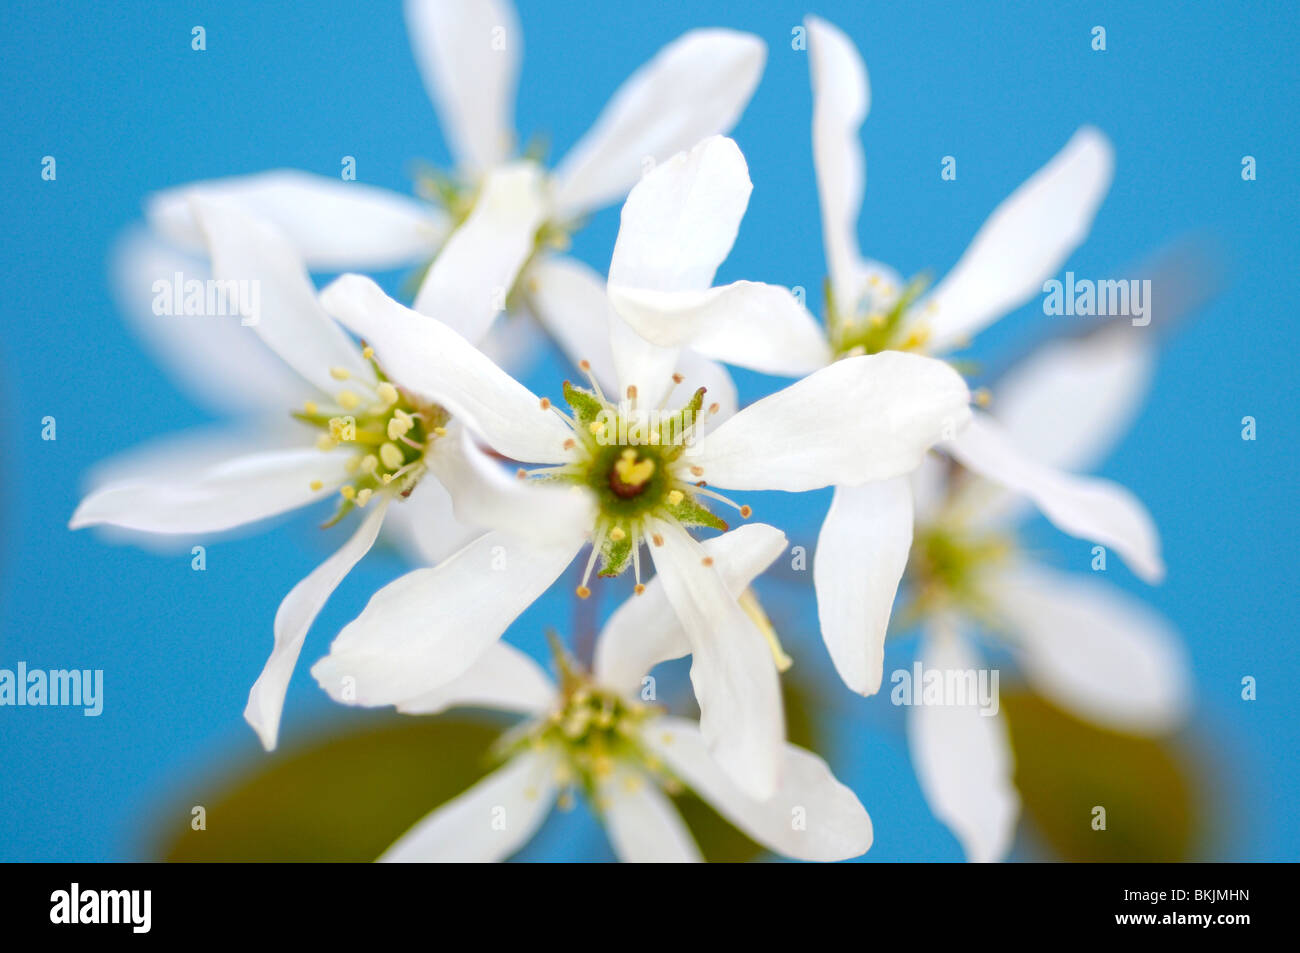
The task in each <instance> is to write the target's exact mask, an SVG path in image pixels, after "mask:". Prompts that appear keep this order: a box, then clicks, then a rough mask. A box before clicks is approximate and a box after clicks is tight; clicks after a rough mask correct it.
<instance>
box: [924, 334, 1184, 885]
mask: <svg viewBox="0 0 1300 953" xmlns="http://www.w3.org/2000/svg"><path fill="white" fill-rule="evenodd" d="M1150 365H1151V345H1150V339H1149V337H1148V336H1146V335H1144V334H1143V333H1141V331H1139V330H1135V329H1133V328H1130V327H1126V326H1122V325H1120V326H1112V327H1109V328H1106V329H1105V330H1102V331H1098V332H1095V333H1093V334H1091V335H1089V336H1087V337H1085V338H1083V339H1080V340H1072V341H1060V342H1056V343H1054V344H1052V345H1050V346H1049V347H1047V348H1045V349H1043V350H1041V351H1040V352H1038V353H1036V354H1034V355H1033V356H1032V357H1030V358H1029V359H1028V360H1026V361H1025V362H1024V363H1023V364H1021V365H1019V366H1017V367H1016V368H1015V369H1014V370H1013V371H1012V372H1011V373H1010V374H1009V375H1008V376H1007V378H1006V379H1005V380H1004V382H1003V384H1002V386H1001V387H1000V388H999V394H1000V397H999V400H998V406H997V411H998V416H999V418H1000V421H999V422H1000V424H1001V425H1002V426H1003V427H1004V428H1005V429H1006V430H1007V432H1008V434H1009V436H1010V438H1012V439H1015V440H1017V441H1018V442H1021V443H1023V444H1024V445H1026V446H1033V447H1034V448H1035V451H1036V452H1037V454H1038V455H1039V456H1040V457H1041V458H1042V459H1043V460H1044V462H1045V463H1047V464H1051V465H1056V466H1062V467H1088V466H1092V465H1095V464H1096V463H1097V462H1098V461H1099V460H1100V459H1101V458H1102V457H1103V456H1104V455H1105V453H1106V452H1107V451H1108V450H1109V448H1110V446H1111V444H1112V443H1113V442H1114V441H1115V440H1116V439H1118V437H1119V436H1120V435H1121V434H1122V433H1123V432H1124V430H1125V429H1126V428H1127V424H1128V423H1129V422H1130V421H1131V419H1132V417H1133V416H1134V414H1135V413H1136V409H1137V408H1138V407H1140V406H1141V403H1142V395H1143V391H1144V390H1145V386H1146V383H1147V381H1148V379H1149V373H1150ZM932 463H933V466H932V467H928V468H926V469H923V470H922V471H920V473H919V474H918V479H917V480H916V484H915V491H916V492H915V499H916V540H915V542H914V544H913V546H912V554H911V561H910V563H909V566H908V570H907V573H906V575H905V577H904V579H905V583H904V585H905V589H906V591H907V592H908V593H909V595H910V603H909V605H908V608H907V609H906V610H905V616H906V620H907V622H908V623H909V624H910V623H917V624H919V625H920V626H921V628H922V630H923V633H924V636H923V641H922V646H921V650H920V655H921V659H922V664H923V666H925V667H927V668H932V669H935V670H970V669H974V668H978V667H979V663H978V651H977V648H976V646H975V643H974V641H973V639H972V636H973V635H974V633H975V632H976V630H980V631H982V632H983V633H984V634H986V635H991V636H994V637H996V638H998V639H999V640H1000V641H1001V643H1002V644H1004V645H1005V646H1006V647H1007V648H1009V649H1010V651H1011V653H1012V655H1013V657H1014V659H1015V661H1016V662H1017V664H1018V666H1019V668H1020V670H1021V671H1023V673H1024V675H1025V677H1026V678H1027V679H1028V681H1029V684H1030V685H1031V686H1032V687H1033V688H1034V689H1035V690H1036V691H1037V692H1039V693H1040V694H1042V695H1044V696H1045V697H1046V698H1048V699H1050V700H1051V701H1052V702H1054V703H1055V704H1057V705H1059V706H1060V707H1062V708H1064V709H1065V710H1067V711H1070V712H1072V713H1073V714H1074V715H1075V716H1077V717H1079V718H1081V719H1084V720H1087V721H1090V722H1093V723H1095V724H1098V725H1100V726H1102V727H1103V728H1107V729H1111V730H1115V731H1121V732H1130V733H1138V734H1161V733H1164V732H1168V731H1170V730H1173V729H1175V728H1177V727H1178V726H1179V725H1180V723H1181V722H1182V720H1183V718H1184V716H1185V715H1186V712H1187V707H1188V701H1189V696H1190V674H1189V671H1188V662H1187V658H1186V654H1185V652H1184V650H1183V647H1182V643H1181V640H1180V639H1179V637H1178V635H1177V633H1176V632H1174V631H1173V629H1172V627H1171V626H1170V625H1169V624H1168V623H1167V622H1166V621H1165V620H1164V619H1162V618H1161V617H1160V616H1159V615H1158V614H1157V613H1155V612H1154V611H1153V610H1151V609H1150V608H1148V607H1147V606H1146V605H1144V604H1143V603H1141V602H1140V601H1138V600H1136V599H1134V598H1132V597H1130V596H1128V595H1126V594H1125V593H1124V592H1123V591H1121V590H1119V589H1117V588H1114V587H1111V586H1109V585H1107V584H1106V583H1103V582H1101V581H1100V580H1099V579H1097V578H1095V577H1086V576H1071V575H1066V574H1063V573H1060V572H1057V571H1055V570H1052V569H1048V568H1046V567H1044V566H1041V565H1038V564H1037V563H1036V562H1035V561H1034V560H1033V559H1031V558H1029V556H1028V555H1026V554H1024V553H1020V552H1018V551H1017V548H1016V546H1015V541H1014V534H1013V529H1014V525H1015V523H1016V522H1017V521H1018V520H1019V518H1020V517H1022V516H1023V515H1024V513H1025V507H1024V506H1023V505H1022V500H1020V499H1019V498H1017V497H1016V496H1014V495H1013V494H1011V493H1009V492H1008V491H1007V490H1006V489H1004V488H1002V487H999V486H997V485H996V484H993V483H990V482H988V481H985V480H983V479H980V478H979V477H977V476H973V475H972V474H970V473H969V472H967V471H964V470H960V469H953V468H949V469H947V470H945V469H944V468H943V467H942V466H941V465H940V464H939V462H938V460H937V459H934V460H933V461H932ZM1099 556H1104V554H1098V556H1095V557H1094V559H1096V558H1098V557H1099ZM907 728H908V740H909V743H910V747H911V750H912V756H913V760H914V763H915V765H916V771H917V775H918V778H919V779H920V782H921V789H922V791H923V792H924V794H925V796H926V799H927V800H928V801H929V803H930V806H931V808H932V809H933V810H934V812H935V815H936V816H937V817H939V819H940V820H942V821H943V822H944V823H945V824H947V825H948V827H949V828H951V829H952V831H953V833H954V834H955V835H956V836H957V838H958V840H959V841H960V842H961V845H962V848H963V850H964V851H965V853H966V855H967V857H968V858H969V859H971V860H977V861H990V860H999V859H1001V858H1002V857H1003V856H1004V855H1005V854H1006V852H1007V850H1008V849H1009V848H1010V845H1011V840H1012V837H1013V835H1014V832H1015V822H1016V817H1017V814H1018V809H1019V798H1018V796H1017V794H1016V791H1015V787H1014V785H1013V783H1012V769H1013V757H1012V753H1011V749H1010V746H1009V744H1008V736H1007V727H1006V715H1005V713H1001V712H999V713H998V714H996V715H993V716H989V715H988V714H986V713H984V712H981V711H980V710H979V708H978V707H975V706H968V705H948V706H919V707H912V708H909V710H908V712H907Z"/></svg>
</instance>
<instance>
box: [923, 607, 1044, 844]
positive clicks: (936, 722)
mask: <svg viewBox="0 0 1300 953" xmlns="http://www.w3.org/2000/svg"><path fill="white" fill-rule="evenodd" d="M921 664H922V666H923V669H925V670H933V671H952V670H960V671H968V670H977V669H978V668H979V664H980V663H979V659H978V658H976V657H975V656H974V655H973V654H972V653H971V651H970V649H969V648H968V646H967V645H966V641H965V638H964V636H962V635H961V634H960V633H958V632H956V631H955V629H953V628H951V627H950V622H949V621H948V620H944V621H943V622H941V623H940V624H939V625H938V626H936V630H935V631H932V632H931V633H929V635H928V636H927V638H926V640H925V642H924V644H923V649H922V655H921ZM915 688H916V686H914V689H915ZM907 742H908V747H909V749H910V750H911V753H912V763H913V765H914V766H915V768H916V776H917V780H918V781H920V783H921V791H922V793H924V794H925V799H926V801H927V802H928V803H929V805H930V810H932V811H933V812H934V816H935V817H937V818H938V819H939V820H940V821H942V822H943V823H944V824H946V825H947V826H948V829H949V830H951V831H952V832H953V834H954V836H956V838H957V840H958V842H959V843H960V844H961V846H962V850H963V851H965V853H966V859H967V860H970V861H975V862H977V863H989V862H992V861H998V860H1001V859H1002V858H1003V857H1005V856H1006V854H1007V851H1009V850H1010V849H1011V841H1012V838H1013V837H1014V836H1015V832H1016V817H1017V815H1018V814H1019V813H1020V795H1019V794H1017V793H1016V789H1015V786H1014V785H1013V784H1012V775H1013V769H1014V758H1013V756H1012V752H1011V743H1010V740H1009V737H1008V734H1007V726H1006V719H1005V718H1004V717H1003V715H1002V713H1001V712H998V713H997V714H995V715H986V714H984V711H983V710H981V708H980V707H979V706H978V705H977V704H970V705H916V706H913V707H912V708H911V709H909V711H908V713H907Z"/></svg>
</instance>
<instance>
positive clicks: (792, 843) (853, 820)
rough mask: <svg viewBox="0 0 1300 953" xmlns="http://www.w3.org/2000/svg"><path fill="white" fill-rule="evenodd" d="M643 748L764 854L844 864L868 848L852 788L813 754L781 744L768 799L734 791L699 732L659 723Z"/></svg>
mask: <svg viewBox="0 0 1300 953" xmlns="http://www.w3.org/2000/svg"><path fill="white" fill-rule="evenodd" d="M642 738H643V740H644V743H645V744H646V746H647V747H648V748H650V749H651V750H652V751H654V752H655V753H656V754H657V755H658V756H659V757H660V759H662V760H663V762H664V763H665V764H666V765H668V766H669V768H671V769H672V771H673V773H674V774H676V775H677V777H679V778H681V780H682V781H683V782H684V783H685V784H686V785H687V786H688V787H690V788H691V789H692V790H693V791H694V792H695V793H696V794H698V795H699V796H700V797H701V798H703V799H704V800H706V801H708V802H709V804H710V805H712V806H713V808H714V810H716V811H717V812H718V813H719V814H721V815H722V816H723V817H725V818H726V819H727V820H729V821H731V823H733V824H735V825H736V827H738V828H740V829H741V830H742V831H744V832H745V833H746V834H748V835H749V836H750V837H752V838H753V839H754V840H756V841H758V842H759V843H760V844H762V845H763V846H765V847H767V848H768V849H769V850H773V851H775V852H776V853H778V854H782V855H784V856H786V857H795V858H798V859H799V860H818V861H833V860H846V859H847V858H849V857H857V856H859V855H860V854H864V853H866V852H867V850H868V849H869V848H870V847H871V841H872V830H871V818H870V817H868V816H867V812H866V810H864V809H863V807H862V802H860V801H859V800H858V798H857V795H855V794H854V793H853V792H852V791H851V790H849V789H848V788H847V787H845V786H844V785H843V784H841V783H840V782H839V781H837V780H836V779H835V776H834V775H833V774H831V770H830V768H829V767H827V765H826V762H825V761H823V760H822V759H821V758H819V757H817V756H816V755H815V754H813V753H812V752H810V751H805V750H804V749H802V748H798V747H795V746H794V745H784V746H783V748H782V753H781V785H780V787H779V788H777V790H776V792H775V793H774V794H773V795H772V797H770V798H769V799H767V800H765V801H759V800H755V799H754V798H752V797H751V796H749V795H748V794H746V793H745V792H743V791H742V790H740V789H739V788H737V787H736V784H735V782H734V781H732V779H731V778H729V777H728V776H727V775H726V774H725V773H724V772H723V771H722V770H721V769H720V768H719V766H718V764H717V762H716V761H715V760H714V759H713V758H712V757H711V756H710V754H709V751H708V748H707V746H706V745H705V743H704V736H703V734H702V733H701V731H700V729H699V728H698V727H697V726H696V725H695V724H694V723H693V722H690V721H686V720H685V719H682V718H666V717H665V718H658V719H655V720H654V721H652V722H649V723H648V724H647V725H646V727H645V730H644V731H643V733H642Z"/></svg>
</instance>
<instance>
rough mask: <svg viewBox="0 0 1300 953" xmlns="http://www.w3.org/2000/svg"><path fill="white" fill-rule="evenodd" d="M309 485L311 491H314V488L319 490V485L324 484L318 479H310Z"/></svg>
mask: <svg viewBox="0 0 1300 953" xmlns="http://www.w3.org/2000/svg"><path fill="white" fill-rule="evenodd" d="M310 485H311V488H312V491H313V492H314V491H316V490H319V489H320V488H321V487H323V486H324V485H325V484H324V483H322V482H321V481H320V480H312V481H311V484H310Z"/></svg>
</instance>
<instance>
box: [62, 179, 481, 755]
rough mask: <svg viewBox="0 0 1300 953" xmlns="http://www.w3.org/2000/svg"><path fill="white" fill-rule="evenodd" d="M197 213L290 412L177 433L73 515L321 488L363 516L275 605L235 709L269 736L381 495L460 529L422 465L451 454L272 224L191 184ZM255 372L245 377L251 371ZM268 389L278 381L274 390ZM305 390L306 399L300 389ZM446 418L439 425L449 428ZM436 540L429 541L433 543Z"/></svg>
mask: <svg viewBox="0 0 1300 953" xmlns="http://www.w3.org/2000/svg"><path fill="white" fill-rule="evenodd" d="M195 217H196V220H197V221H198V222H199V223H200V225H201V227H202V229H203V231H204V233H205V235H206V236H207V240H208V247H209V249H210V253H211V256H212V261H213V271H214V274H215V275H216V276H217V277H218V278H219V279H223V280H235V281H256V282H258V283H259V286H260V288H261V298H262V300H261V309H260V310H261V312H262V313H261V314H260V315H259V319H258V321H257V322H256V323H255V324H253V325H251V326H250V327H246V328H243V329H242V330H243V331H244V333H245V334H248V335H250V336H252V335H254V334H255V335H256V336H257V337H258V338H259V339H260V340H261V342H262V344H263V345H265V346H266V347H267V348H268V349H269V351H270V352H271V353H273V354H275V355H276V356H277V357H278V358H279V359H280V360H281V361H283V363H284V365H285V366H286V367H287V368H289V369H290V370H291V371H292V372H293V374H294V376H296V378H297V380H298V385H299V390H298V393H299V402H297V406H298V409H297V411H296V412H295V407H294V405H288V406H280V407H279V408H278V410H279V414H280V415H281V417H282V419H284V420H286V422H287V420H288V418H289V416H290V414H292V415H293V416H294V417H296V418H297V420H298V421H299V422H300V426H299V427H297V428H295V429H292V430H291V429H289V428H288V427H286V426H275V427H269V428H267V429H266V430H265V431H264V432H263V433H261V434H255V435H253V436H245V437H243V438H242V442H241V439H237V438H235V437H232V436H230V435H224V436H220V437H211V436H205V437H203V438H200V439H197V440H196V439H195V438H193V437H183V438H181V439H179V440H173V441H170V442H168V443H167V444H165V445H164V446H163V447H161V448H159V449H156V450H151V451H149V452H147V453H145V454H143V455H141V456H140V457H139V458H137V459H134V460H130V461H128V462H126V463H118V464H115V465H114V466H112V467H111V468H110V473H109V477H108V479H107V480H106V481H104V482H102V483H101V484H100V485H99V486H98V487H97V488H96V489H94V490H93V491H92V492H91V493H89V494H88V495H87V496H86V498H85V499H84V500H82V502H81V504H80V505H79V506H78V507H77V510H76V512H75V513H74V514H73V517H72V520H71V524H70V525H71V527H72V528H73V529H79V528H82V527H87V526H109V527H117V528H120V529H124V530H129V531H131V532H133V533H136V534H148V535H158V536H183V537H190V538H193V537H194V536H195V535H197V534H203V535H204V536H209V535H210V534H215V533H220V532H222V531H225V530H229V529H232V528H234V527H238V526H245V525H249V524H254V523H258V522H260V521H262V520H265V519H267V518H269V517H273V516H276V515H278V514H280V513H285V512H287V511H289V510H293V509H296V508H298V507H302V506H307V505H310V504H312V503H316V502H318V501H321V500H325V499H329V498H330V497H331V495H332V494H337V496H335V497H334V498H335V499H336V500H338V502H339V510H338V513H337V514H336V516H335V518H334V519H333V520H331V523H330V525H332V524H333V523H334V522H337V521H338V520H339V519H342V518H343V517H344V516H345V515H347V514H348V513H349V512H350V511H351V510H353V509H359V510H361V520H360V523H359V524H358V526H357V528H356V529H355V530H354V532H353V533H352V536H351V537H350V538H349V539H348V541H347V542H346V543H344V544H343V546H342V547H341V548H340V549H339V550H338V551H337V552H336V553H335V554H334V555H333V556H331V557H330V558H329V559H327V560H326V561H325V562H324V563H322V564H321V565H320V566H319V567H317V568H316V569H315V570H314V571H313V572H312V573H311V574H310V575H308V576H307V577H306V578H305V579H304V580H302V582H300V583H299V584H298V585H297V586H295V587H294V588H293V590H292V591H291V592H290V593H289V594H288V595H287V596H286V597H285V599H284V601H283V602H282V603H281V605H280V608H279V611H278V612H277V613H276V617H275V626H274V631H275V645H274V649H273V651H272V653H271V656H270V659H269V660H268V661H267V664H266V668H265V670H264V671H263V672H262V675H261V677H260V678H259V679H258V680H257V683H256V684H255V685H254V686H253V689H252V692H251V693H250V696H249V701H248V707H247V709H246V710H245V713H244V714H245V717H246V718H247V719H248V721H249V723H250V724H251V725H252V726H253V727H254V728H255V729H256V730H257V732H258V734H259V736H260V737H261V739H262V743H263V744H264V745H265V746H266V747H267V748H268V749H269V748H273V747H274V746H275V742H276V736H277V733H278V729H279V723H280V715H281V711H282V709H283V705H284V696H285V691H286V689H287V687H288V683H289V678H290V676H291V675H292V673H293V669H294V665H295V663H296V661H297V658H298V655H299V653H300V651H301V649H302V644H303V640H304V638H305V637H306V635H307V631H308V629H310V627H311V624H312V622H313V620H314V619H315V618H316V616H317V614H318V613H319V611H320V609H321V608H322V606H323V605H324V604H325V601H326V600H327V599H328V598H329V596H330V594H331V593H332V592H333V591H334V589H335V588H336V587H337V586H338V584H339V583H340V582H341V581H342V579H343V577H344V576H346V575H347V573H348V572H349V571H350V570H351V569H352V567H353V566H354V565H356V563H357V562H358V561H359V560H360V559H361V558H362V557H363V556H364V555H365V554H366V552H367V551H368V550H369V549H370V547H371V546H372V545H373V544H374V542H375V538H376V536H377V534H378V533H379V529H380V526H381V523H382V522H383V521H384V517H385V514H386V512H387V510H388V507H389V504H390V503H392V502H395V501H400V502H401V503H402V506H401V507H399V509H404V508H406V507H407V506H410V507H412V508H413V509H414V510H416V511H417V512H418V513H419V514H420V515H421V517H422V518H423V519H424V520H428V521H430V522H429V523H428V524H427V526H426V529H425V532H424V534H423V535H425V536H429V537H436V536H437V535H438V534H440V533H444V534H446V535H447V536H448V537H449V538H450V539H451V540H452V541H453V542H457V541H459V542H463V540H464V539H465V537H466V535H467V534H468V532H469V530H468V529H467V528H466V527H464V526H459V525H457V524H456V523H455V522H454V521H453V520H452V519H451V518H450V508H449V504H448V502H447V492H446V490H445V489H444V488H443V487H442V486H440V485H439V482H438V480H437V479H434V478H433V477H431V476H429V475H428V471H429V470H430V469H437V468H438V467H442V468H444V469H445V471H446V472H447V473H448V474H450V475H451V477H452V478H454V475H455V471H456V470H462V469H464V468H465V467H468V466H471V465H472V461H468V460H465V459H463V458H462V456H461V455H462V453H469V452H472V448H466V449H462V448H463V447H464V444H463V442H462V441H460V440H458V439H456V434H455V429H456V425H455V424H453V423H452V422H451V421H450V420H449V418H448V414H447V412H446V411H445V410H444V409H443V408H442V407H439V406H438V405H436V404H434V403H431V402H428V401H425V400H423V399H422V398H421V397H419V396H418V395H416V394H414V393H413V392H411V391H409V390H408V389H406V388H405V387H403V386H401V381H400V379H393V380H390V379H389V377H388V375H386V374H385V373H384V372H383V370H382V367H381V365H380V364H378V363H377V362H376V361H375V359H374V355H373V352H371V351H370V350H369V349H366V350H365V351H363V350H362V349H361V348H359V347H357V346H356V345H355V344H354V343H353V342H352V340H351V339H350V338H349V337H348V336H347V334H346V333H345V332H344V331H343V330H342V329H341V328H340V327H339V326H338V325H337V324H335V323H334V322H333V321H332V320H331V319H330V317H329V316H328V315H327V314H326V313H325V312H324V311H323V310H322V309H321V307H320V305H319V303H318V301H317V299H316V294H315V289H314V288H313V286H312V284H311V280H310V279H309V277H308V275H307V272H306V270H305V268H304V267H303V264H302V262H301V260H300V259H299V258H298V256H297V253H296V252H295V251H294V249H293V247H292V246H291V245H290V244H289V242H288V241H287V240H285V238H284V237H283V236H282V235H281V234H280V233H279V232H278V231H277V230H276V229H275V228H274V227H272V226H269V225H267V224H265V223H260V222H257V221H254V220H253V219H251V218H249V217H247V216H246V215H245V214H244V212H243V211H242V210H241V209H240V208H239V207H237V206H235V205H232V204H229V203H221V202H215V201H211V200H207V199H202V198H198V199H196V200H195ZM254 384H255V382H254ZM275 394H276V396H277V399H278V396H279V392H278V391H276V392H275ZM304 396H305V397H307V398H308V399H307V400H306V401H305V402H302V401H301V398H302V397H304ZM449 428H450V429H449ZM433 548H434V547H433V546H432V545H430V546H428V547H427V549H429V550H430V551H432V550H433Z"/></svg>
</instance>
